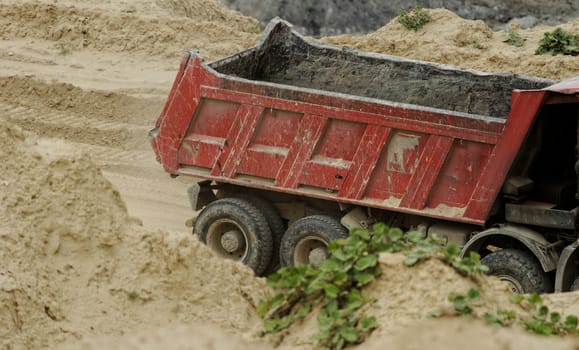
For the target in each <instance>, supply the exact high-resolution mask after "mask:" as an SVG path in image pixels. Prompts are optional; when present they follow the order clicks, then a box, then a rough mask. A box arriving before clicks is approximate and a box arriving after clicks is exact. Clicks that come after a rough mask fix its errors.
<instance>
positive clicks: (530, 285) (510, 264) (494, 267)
mask: <svg viewBox="0 0 579 350" xmlns="http://www.w3.org/2000/svg"><path fill="white" fill-rule="evenodd" d="M481 263H482V264H483V265H486V266H488V267H489V271H488V274H489V275H494V276H497V277H498V278H499V279H500V280H501V281H503V282H505V283H507V284H508V285H509V288H510V289H511V290H512V291H513V292H514V293H518V294H524V293H548V292H550V291H551V290H552V286H551V283H550V281H549V276H548V275H547V273H546V272H544V271H543V269H542V268H541V266H540V265H539V262H538V261H537V259H536V258H535V257H534V256H533V255H532V254H531V253H529V252H526V251H522V250H517V249H502V250H498V251H496V252H493V253H490V254H489V255H487V256H485V257H484V258H483V259H481Z"/></svg>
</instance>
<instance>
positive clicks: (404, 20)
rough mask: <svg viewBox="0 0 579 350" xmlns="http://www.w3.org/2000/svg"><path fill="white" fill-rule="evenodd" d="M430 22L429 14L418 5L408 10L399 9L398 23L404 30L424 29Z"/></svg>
mask: <svg viewBox="0 0 579 350" xmlns="http://www.w3.org/2000/svg"><path fill="white" fill-rule="evenodd" d="M430 21H432V17H431V16H430V13H429V12H428V10H426V9H424V8H422V6H420V5H415V6H414V7H413V8H412V9H410V10H405V9H404V8H401V9H400V16H398V23H400V24H402V25H403V26H404V28H406V29H408V30H413V31H417V30H418V29H420V28H422V27H424V25H425V24H426V23H428V22H430Z"/></svg>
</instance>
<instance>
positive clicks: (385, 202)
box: [151, 20, 552, 224]
mask: <svg viewBox="0 0 579 350" xmlns="http://www.w3.org/2000/svg"><path fill="white" fill-rule="evenodd" d="M551 83H552V81H548V80H542V79H536V78H529V77H522V76H517V75H512V74H492V75H491V74H484V73H479V72H474V71H468V70H461V69H457V68H453V67H449V66H444V65H439V64H433V63H427V62H419V61H414V60H408V59H403V58H397V57H392V56H385V55H378V54H371V53H362V52H358V51H354V50H349V49H341V48H338V47H334V46H329V45H322V44H317V43H310V42H308V41H307V40H305V39H304V38H303V37H301V36H300V35H299V34H297V33H295V32H294V31H293V30H291V27H290V26H289V25H288V24H287V23H285V22H283V21H281V20H275V21H273V22H272V23H270V25H269V26H268V28H267V29H266V31H265V32H264V38H263V39H262V41H260V43H259V44H258V45H257V46H256V47H254V48H252V49H249V50H246V51H243V52H241V53H239V54H237V55H234V56H231V57H228V58H226V59H224V60H221V61H217V62H214V63H211V64H205V63H204V62H203V60H202V58H201V57H200V55H198V54H197V53H195V52H193V51H191V52H189V53H188V54H187V56H186V57H185V59H184V60H183V62H182V64H181V67H180V71H179V73H178V76H177V78H176V80H175V83H174V85H173V88H172V90H171V93H170V95H169V98H168V101H167V103H166V105H165V108H164V110H163V112H162V114H161V116H160V117H159V119H158V121H157V124H156V128H155V129H154V130H153V131H152V133H151V136H152V137H151V139H152V145H153V148H154V150H155V152H156V155H157V159H158V160H159V161H160V162H161V163H162V164H163V166H164V168H165V169H166V171H168V172H169V173H171V174H180V175H192V176H196V177H200V178H203V179H210V180H214V181H217V182H224V183H232V184H237V185H242V186H247V187H252V188H259V189H265V190H271V191H278V192H283V193H290V194H295V195H301V196H305V197H314V198H321V199H327V200H331V201H337V202H343V203H352V204H358V205H362V206H367V207H373V208H379V209H384V210H391V211H398V212H404V213H411V214H418V215H424V216H431V217H435V218H442V219H447V220H452V221H459V222H467V223H475V224H482V223H484V222H485V221H486V219H487V217H488V215H489V212H490V210H491V207H492V205H493V202H494V200H495V198H496V196H497V194H498V192H499V191H500V187H501V186H502V183H503V181H504V179H505V177H506V175H507V173H508V171H509V167H510V165H511V163H512V162H513V160H514V158H515V156H516V154H517V151H518V149H519V147H520V145H521V144H522V142H523V140H524V138H525V135H526V133H527V130H528V129H529V127H530V125H531V123H532V122H533V119H534V117H535V115H536V114H537V111H538V110H539V109H540V106H541V105H542V103H544V101H545V96H546V92H545V91H544V90H538V89H541V88H544V87H546V86H548V85H550V84H551ZM517 89H524V90H532V91H518V90H517ZM513 90H515V91H514V92H513Z"/></svg>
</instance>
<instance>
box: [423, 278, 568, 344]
mask: <svg viewBox="0 0 579 350" xmlns="http://www.w3.org/2000/svg"><path fill="white" fill-rule="evenodd" d="M448 299H449V301H451V302H452V303H453V306H454V312H455V314H456V315H459V316H464V315H472V316H476V315H475V313H474V309H475V308H476V307H478V306H480V293H479V292H478V291H477V290H474V289H470V290H469V291H468V292H467V294H458V293H451V294H450V295H449V297H448ZM511 301H512V302H513V303H515V304H518V305H520V306H521V307H522V308H523V309H526V310H527V311H529V314H518V313H517V312H515V311H513V310H503V309H499V310H497V313H496V314H491V313H488V312H487V313H485V314H483V316H482V318H483V319H484V320H486V321H487V322H488V323H490V324H492V325H496V326H501V327H509V326H511V325H513V324H515V323H518V324H520V325H521V326H522V327H523V328H524V329H526V330H527V331H529V332H530V333H534V334H538V335H566V334H577V333H578V329H577V325H578V319H577V316H574V315H568V316H567V317H566V318H565V319H564V320H563V319H562V317H561V314H560V313H559V312H556V311H555V312H550V311H549V307H547V305H545V304H544V303H543V299H542V298H541V296H540V295H538V294H536V293H533V294H531V295H529V296H528V297H526V298H525V296H523V295H520V294H514V295H513V296H512V297H511ZM441 314H442V312H436V313H434V315H435V316H440V315H441Z"/></svg>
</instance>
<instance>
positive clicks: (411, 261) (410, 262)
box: [404, 255, 419, 266]
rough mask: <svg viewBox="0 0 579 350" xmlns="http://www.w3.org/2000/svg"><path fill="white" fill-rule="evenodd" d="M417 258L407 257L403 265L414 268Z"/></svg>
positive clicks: (413, 256)
mask: <svg viewBox="0 0 579 350" xmlns="http://www.w3.org/2000/svg"><path fill="white" fill-rule="evenodd" d="M418 260H419V259H418V256H416V255H407V256H406V259H404V265H406V266H414V265H416V263H417V262H418Z"/></svg>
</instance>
